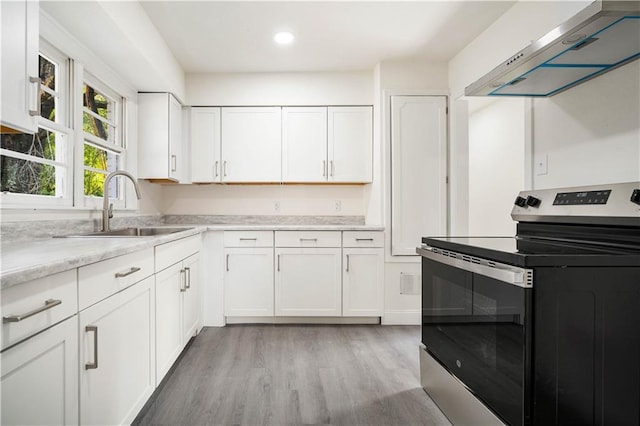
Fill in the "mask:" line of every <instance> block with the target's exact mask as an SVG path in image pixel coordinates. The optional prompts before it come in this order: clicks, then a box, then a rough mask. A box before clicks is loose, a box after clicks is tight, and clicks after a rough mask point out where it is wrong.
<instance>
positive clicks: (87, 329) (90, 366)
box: [84, 325, 98, 370]
mask: <svg viewBox="0 0 640 426" xmlns="http://www.w3.org/2000/svg"><path fill="white" fill-rule="evenodd" d="M84 331H85V333H89V332H93V362H87V363H86V364H85V365H84V369H85V370H95V369H97V368H98V326H97V325H88V326H86V327H85V328H84Z"/></svg>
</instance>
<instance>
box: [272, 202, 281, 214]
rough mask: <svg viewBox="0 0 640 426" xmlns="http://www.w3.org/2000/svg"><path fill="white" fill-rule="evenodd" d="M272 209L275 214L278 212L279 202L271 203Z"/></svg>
mask: <svg viewBox="0 0 640 426" xmlns="http://www.w3.org/2000/svg"><path fill="white" fill-rule="evenodd" d="M273 209H274V210H275V211H277V212H279V211H280V201H276V202H274V203H273Z"/></svg>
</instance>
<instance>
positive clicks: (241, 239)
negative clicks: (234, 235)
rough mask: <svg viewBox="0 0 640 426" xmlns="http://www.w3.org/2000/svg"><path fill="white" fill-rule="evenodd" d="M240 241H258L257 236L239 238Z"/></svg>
mask: <svg viewBox="0 0 640 426" xmlns="http://www.w3.org/2000/svg"><path fill="white" fill-rule="evenodd" d="M240 241H258V239H257V238H240Z"/></svg>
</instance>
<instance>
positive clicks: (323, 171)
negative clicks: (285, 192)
mask: <svg viewBox="0 0 640 426" xmlns="http://www.w3.org/2000/svg"><path fill="white" fill-rule="evenodd" d="M282 181H283V182H326V181H327V108H326V107H287V108H282Z"/></svg>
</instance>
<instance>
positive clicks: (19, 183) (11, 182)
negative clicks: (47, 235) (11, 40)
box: [0, 43, 73, 205]
mask: <svg viewBox="0 0 640 426" xmlns="http://www.w3.org/2000/svg"><path fill="white" fill-rule="evenodd" d="M42 48H43V51H42V52H41V54H40V58H39V72H40V80H41V82H42V83H41V88H40V111H41V116H40V117H39V118H38V131H37V132H36V133H35V134H33V135H30V134H24V133H15V134H3V135H2V136H1V138H0V154H1V156H0V184H1V188H0V189H1V191H2V200H3V202H10V203H11V204H25V205H33V204H42V205H71V184H70V182H71V180H70V171H71V168H72V151H71V149H72V144H71V141H72V140H73V132H72V130H71V129H70V128H69V126H68V113H67V108H68V96H65V95H66V92H67V86H68V85H67V83H66V79H65V78H64V77H62V76H66V75H68V70H69V59H68V58H67V57H65V56H64V55H62V54H61V53H60V52H58V51H56V50H55V49H53V48H52V47H50V46H48V45H46V43H43V46H42Z"/></svg>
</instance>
